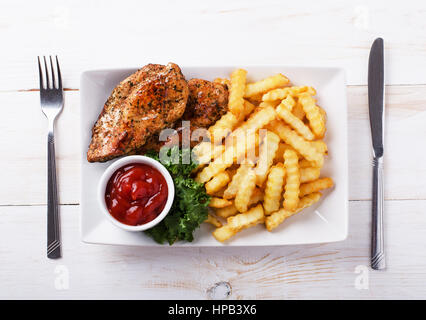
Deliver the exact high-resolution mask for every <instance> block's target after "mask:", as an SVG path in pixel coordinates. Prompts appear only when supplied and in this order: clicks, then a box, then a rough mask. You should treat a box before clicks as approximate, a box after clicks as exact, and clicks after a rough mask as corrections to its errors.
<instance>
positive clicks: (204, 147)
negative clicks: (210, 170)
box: [193, 142, 225, 166]
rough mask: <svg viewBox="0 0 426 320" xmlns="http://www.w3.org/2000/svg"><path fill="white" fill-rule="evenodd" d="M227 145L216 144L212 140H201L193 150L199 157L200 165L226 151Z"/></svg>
mask: <svg viewBox="0 0 426 320" xmlns="http://www.w3.org/2000/svg"><path fill="white" fill-rule="evenodd" d="M224 149H225V147H224V146H223V145H214V144H211V143H210V142H201V143H199V144H197V145H196V146H195V147H194V149H193V152H194V154H195V156H196V157H197V162H198V165H199V166H201V165H205V164H207V163H209V162H210V161H211V160H212V159H215V158H217V157H218V156H219V155H221V154H222V153H223V151H224Z"/></svg>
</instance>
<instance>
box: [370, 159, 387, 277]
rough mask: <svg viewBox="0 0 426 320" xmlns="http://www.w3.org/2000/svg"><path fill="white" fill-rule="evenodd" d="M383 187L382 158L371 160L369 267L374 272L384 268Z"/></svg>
mask: <svg viewBox="0 0 426 320" xmlns="http://www.w3.org/2000/svg"><path fill="white" fill-rule="evenodd" d="M383 209H384V185H383V158H382V157H379V158H376V157H375V158H374V160H373V205H372V244H371V267H372V268H373V269H375V270H381V269H385V268H386V263H385V246H384V231H383Z"/></svg>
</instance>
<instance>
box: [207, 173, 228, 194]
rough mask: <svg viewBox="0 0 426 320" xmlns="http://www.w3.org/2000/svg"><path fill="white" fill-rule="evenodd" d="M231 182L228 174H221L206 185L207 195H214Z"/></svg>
mask: <svg viewBox="0 0 426 320" xmlns="http://www.w3.org/2000/svg"><path fill="white" fill-rule="evenodd" d="M229 181H230V178H229V174H228V173H227V172H225V171H224V172H221V173H219V174H218V175H217V176H215V177H214V178H213V179H211V180H210V181H209V182H207V183H206V184H205V188H206V192H207V194H214V193H215V192H217V191H219V190H220V189H221V188H223V187H224V186H226V184H227V183H228V182H229Z"/></svg>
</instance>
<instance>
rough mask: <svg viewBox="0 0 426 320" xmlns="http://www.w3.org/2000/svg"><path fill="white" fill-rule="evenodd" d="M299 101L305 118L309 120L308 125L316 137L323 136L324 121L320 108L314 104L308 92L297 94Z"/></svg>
mask: <svg viewBox="0 0 426 320" xmlns="http://www.w3.org/2000/svg"><path fill="white" fill-rule="evenodd" d="M299 102H300V104H301V105H302V107H303V111H305V113H306V118H307V119H308V120H309V125H310V127H311V128H312V131H313V132H314V134H315V136H316V137H317V138H322V137H324V133H325V123H324V118H323V116H322V114H321V111H320V109H319V108H318V107H317V106H316V104H315V99H314V98H312V96H310V95H309V94H308V93H302V94H300V95H299Z"/></svg>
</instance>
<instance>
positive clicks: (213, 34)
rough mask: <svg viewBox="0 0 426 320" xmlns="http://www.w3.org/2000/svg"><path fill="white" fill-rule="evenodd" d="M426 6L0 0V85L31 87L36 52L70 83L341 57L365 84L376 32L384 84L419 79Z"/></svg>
mask: <svg viewBox="0 0 426 320" xmlns="http://www.w3.org/2000/svg"><path fill="white" fill-rule="evenodd" d="M425 10H426V3H425V2H424V1H421V0H417V1H408V2H401V1H396V0H392V1H368V2H358V1H356V2H355V1H354V2H351V3H347V2H345V3H343V2H338V1H334V0H323V1H321V2H318V1H306V0H305V1H292V2H285V3H284V2H282V1H276V0H266V1H246V0H238V1H227V0H217V1H213V2H204V1H203V2H201V1H195V0H190V1H186V2H185V5H182V4H181V3H180V2H176V1H171V0H158V1H149V2H144V3H140V4H137V5H135V3H134V1H130V0H123V1H120V2H119V3H117V2H116V1H113V0H108V1H87V0H75V1H72V2H69V1H67V0H44V1H39V2H37V3H35V2H28V1H25V0H18V1H17V0H5V1H1V3H0V21H1V23H0V30H1V40H2V50H1V52H0V57H1V59H0V70H1V71H2V74H5V75H7V77H1V78H0V90H19V89H32V88H36V87H37V68H36V56H37V55H40V54H41V55H42V54H58V55H59V58H60V62H61V65H62V68H63V74H64V84H65V87H69V88H78V81H79V77H80V73H81V72H82V71H84V70H87V69H98V68H113V67H115V68H123V67H136V66H142V65H144V64H146V63H148V62H157V63H167V62H168V61H173V62H176V63H179V64H181V65H231V66H238V65H264V64H271V65H274V64H280V65H283V64H287V65H310V66H333V67H337V66H339V67H343V68H345V69H346V70H347V77H348V82H349V84H353V85H359V84H366V82H367V58H368V52H369V49H370V45H371V43H372V41H373V40H374V38H376V37H377V36H382V37H383V38H384V39H385V48H386V59H387V62H388V63H387V64H386V67H387V70H386V71H387V72H386V74H387V79H386V81H387V83H388V84H426V74H425V73H424V72H416V71H417V70H424V69H425V68H426V41H425V40H426V34H425V33H424V29H425V27H426V19H424V16H425ZM159 21H161V23H159ZM117 39H119V41H118V42H117ZM124 47H125V49H123V48H124ZM265 47H266V48H267V49H265Z"/></svg>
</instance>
